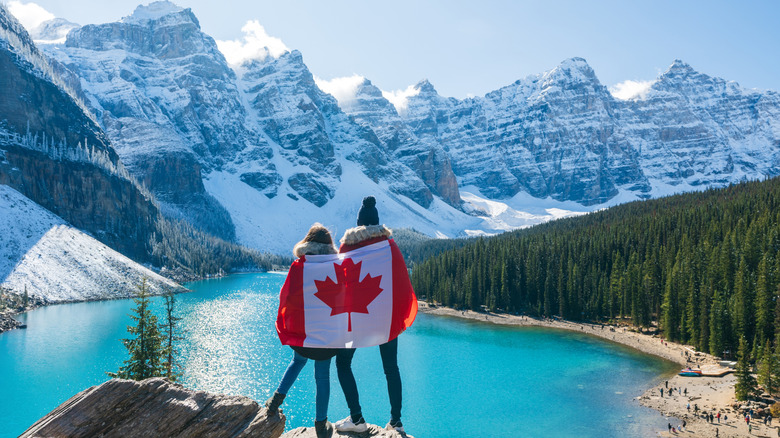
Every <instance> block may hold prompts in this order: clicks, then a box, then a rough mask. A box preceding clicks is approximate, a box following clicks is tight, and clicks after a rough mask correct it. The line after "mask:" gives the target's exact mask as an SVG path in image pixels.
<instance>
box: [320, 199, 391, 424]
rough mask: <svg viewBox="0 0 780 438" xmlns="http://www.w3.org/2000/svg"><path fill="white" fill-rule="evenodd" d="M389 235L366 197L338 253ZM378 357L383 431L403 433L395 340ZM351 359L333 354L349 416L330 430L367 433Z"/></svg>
mask: <svg viewBox="0 0 780 438" xmlns="http://www.w3.org/2000/svg"><path fill="white" fill-rule="evenodd" d="M392 235H393V232H392V231H391V230H390V229H389V228H387V227H385V226H384V225H379V212H378V211H377V209H376V199H375V198H374V197H373V196H366V197H365V198H363V205H362V206H361V207H360V211H359V212H358V217H357V227H354V228H350V229H348V230H347V231H345V232H344V237H342V238H341V247H340V248H339V253H345V252H348V251H352V250H355V249H358V248H362V247H365V246H368V245H372V244H374V243H378V242H381V241H383V240H388V239H390V238H391V237H392ZM379 354H380V356H381V357H382V368H383V369H384V371H385V377H386V378H387V395H388V397H389V399H390V422H389V423H388V424H387V426H386V428H387V429H394V430H395V431H396V432H400V433H402V434H403V433H405V432H404V426H403V424H402V423H401V403H402V389H401V373H400V372H399V369H398V338H395V339H393V340H392V341H390V342H386V343H384V344H382V345H380V346H379ZM354 355H355V349H354V348H345V349H341V350H339V352H338V354H336V371H338V376H339V383H340V384H341V389H342V390H343V391H344V398H346V400H347V407H348V408H349V416H348V417H347V418H344V419H343V420H340V421H337V422H336V423H335V424H334V427H335V428H336V430H337V431H340V432H357V433H362V432H366V431H367V430H368V425H367V424H366V420H365V419H364V418H363V412H362V408H361V406H360V394H359V393H358V388H357V382H356V381H355V376H354V374H353V373H352V358H353V356H354Z"/></svg>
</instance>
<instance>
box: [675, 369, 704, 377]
mask: <svg viewBox="0 0 780 438" xmlns="http://www.w3.org/2000/svg"><path fill="white" fill-rule="evenodd" d="M678 374H679V375H680V376H683V377H701V370H694V369H692V368H685V369H683V370H681V371H680V372H679V373H678Z"/></svg>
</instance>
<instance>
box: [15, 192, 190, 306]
mask: <svg viewBox="0 0 780 438" xmlns="http://www.w3.org/2000/svg"><path fill="white" fill-rule="evenodd" d="M0 211H2V212H3V220H2V221H0V236H3V244H2V245H0V285H2V286H3V287H5V288H8V289H11V290H14V291H15V292H17V293H23V292H24V290H25V289H26V290H27V292H28V293H29V294H31V295H34V296H37V297H41V298H43V299H45V300H46V301H47V302H49V303H58V302H67V301H82V300H94V299H106V298H127V297H131V296H133V292H134V291H135V290H136V289H135V285H136V284H138V283H139V282H140V281H141V279H142V278H144V277H145V278H147V283H148V285H149V288H150V290H151V292H152V293H154V294H161V293H165V292H166V291H167V290H174V291H179V290H181V286H179V285H177V284H176V283H174V282H173V281H171V280H168V279H166V278H163V277H161V276H159V275H157V274H156V273H154V272H152V271H151V270H149V269H147V268H145V267H143V266H141V265H139V264H137V263H135V262H133V261H132V260H130V259H129V258H127V257H125V256H123V255H122V254H119V253H118V252H116V251H114V250H112V249H111V248H109V247H107V246H105V245H103V244H102V243H100V242H98V241H97V240H95V239H94V238H92V237H90V236H89V235H87V234H85V233H83V232H81V231H79V230H77V229H75V228H73V227H71V226H70V225H68V224H67V223H66V222H65V221H63V220H62V219H61V218H59V217H58V216H56V215H54V214H52V213H51V212H49V211H48V210H46V209H44V208H43V207H41V206H39V205H38V204H36V203H35V202H33V201H31V200H30V199H29V198H26V197H25V196H24V195H22V194H21V193H19V192H17V191H16V190H14V189H12V188H10V187H8V186H6V185H0Z"/></svg>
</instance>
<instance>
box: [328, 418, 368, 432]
mask: <svg viewBox="0 0 780 438" xmlns="http://www.w3.org/2000/svg"><path fill="white" fill-rule="evenodd" d="M334 426H335V427H336V430H337V431H339V432H357V433H361V432H365V431H367V430H368V425H367V424H366V420H364V419H363V417H360V420H358V421H357V422H354V421H352V416H349V417H347V418H345V419H343V420H339V421H337V422H336V424H334Z"/></svg>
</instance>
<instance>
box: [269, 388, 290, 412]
mask: <svg viewBox="0 0 780 438" xmlns="http://www.w3.org/2000/svg"><path fill="white" fill-rule="evenodd" d="M284 396H285V394H279V393H278V392H276V391H274V395H272V396H271V398H269V399H268V400H266V401H265V407H266V408H268V415H276V414H278V413H279V406H281V404H282V402H283V401H284Z"/></svg>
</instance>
